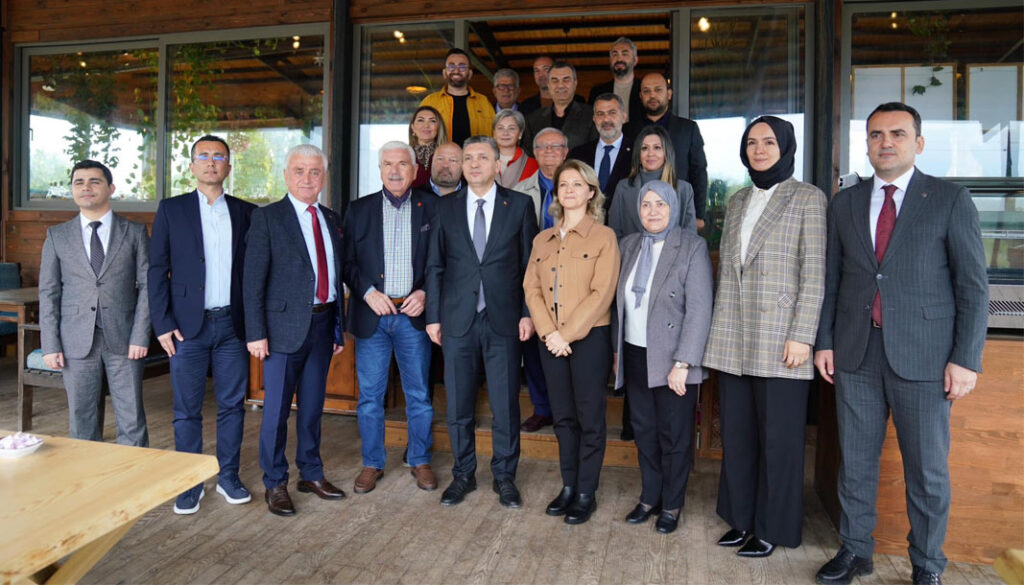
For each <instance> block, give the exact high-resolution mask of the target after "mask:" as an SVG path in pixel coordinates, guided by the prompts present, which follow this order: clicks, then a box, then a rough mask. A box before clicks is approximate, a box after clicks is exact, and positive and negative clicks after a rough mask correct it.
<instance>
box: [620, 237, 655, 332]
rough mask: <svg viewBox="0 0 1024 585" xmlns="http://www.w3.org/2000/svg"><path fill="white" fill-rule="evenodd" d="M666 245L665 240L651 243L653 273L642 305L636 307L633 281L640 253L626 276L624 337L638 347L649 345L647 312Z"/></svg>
mask: <svg viewBox="0 0 1024 585" xmlns="http://www.w3.org/2000/svg"><path fill="white" fill-rule="evenodd" d="M664 247H665V240H658V241H656V242H654V244H652V245H651V273H650V274H648V275H647V290H646V291H644V296H643V298H642V299H640V306H639V307H636V306H635V305H636V293H635V292H633V281H635V280H636V265H637V264H639V263H640V254H637V255H636V261H635V262H633V268H631V269H630V270H629V276H628V277H627V278H626V288H625V289H623V290H624V292H623V294H624V295H625V297H626V298H625V299H624V301H625V303H626V304H625V310H624V311H623V312H622V320H623V321H625V322H626V324H625V328H624V329H623V330H622V337H623V339H624V340H625V342H626V343H628V344H630V345H635V346H637V347H647V312H648V310H649V307H650V303H649V301H650V300H651V285H652V284H653V283H654V273H655V272H657V270H658V259H659V258H661V250H662V249H663V248H664Z"/></svg>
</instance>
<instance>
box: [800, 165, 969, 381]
mask: <svg viewBox="0 0 1024 585" xmlns="http://www.w3.org/2000/svg"><path fill="white" fill-rule="evenodd" d="M872 188H873V181H872V180H870V179H869V180H866V181H862V182H860V183H858V184H856V185H854V186H853V187H850V188H849V189H844V190H842V191H840V192H839V193H838V194H837V195H836V196H835V197H834V198H833V199H832V203H831V204H830V205H829V209H828V232H829V233H828V260H827V275H828V276H827V278H826V287H825V300H824V303H823V305H822V308H821V323H820V324H819V326H818V340H817V347H816V349H818V350H826V349H832V350H834V351H835V365H836V367H837V368H839V369H840V370H844V371H854V370H856V369H857V368H858V367H860V364H861V361H863V359H864V352H865V351H866V349H867V343H868V333H869V332H870V330H871V304H872V300H873V299H874V296H875V291H880V292H881V295H882V311H883V314H882V337H883V339H884V340H885V342H884V344H885V354H886V356H887V357H888V359H889V364H890V365H891V366H892V369H893V370H894V371H895V372H896V373H897V374H898V375H899V376H900V377H902V378H906V379H908V380H942V378H943V372H944V370H945V367H946V363H947V362H953V363H955V364H957V365H960V366H963V367H965V368H970V369H971V370H974V371H976V372H980V371H981V351H982V347H983V346H984V345H985V334H986V331H987V323H988V276H987V274H986V272H985V248H984V246H983V245H982V242H981V228H980V226H979V224H978V210H977V208H976V207H975V206H974V202H973V201H971V194H970V192H969V191H968V190H967V189H966V188H964V187H961V186H959V185H956V184H954V183H950V182H948V181H943V180H940V179H936V178H935V177H931V176H929V175H926V174H924V173H922V172H921V171H919V170H915V171H914V175H913V176H912V177H911V179H910V184H909V185H907V193H906V195H905V197H904V199H903V204H902V206H901V207H900V210H899V215H898V216H897V218H896V227H895V228H894V229H893V233H892V238H891V239H890V240H889V247H888V248H887V249H886V252H885V257H884V258H883V259H882V264H881V266H879V264H878V261H877V260H876V258H875V251H874V245H873V244H872V241H871V228H870V225H869V222H870V218H869V213H870V205H871V190H872Z"/></svg>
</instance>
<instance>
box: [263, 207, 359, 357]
mask: <svg viewBox="0 0 1024 585" xmlns="http://www.w3.org/2000/svg"><path fill="white" fill-rule="evenodd" d="M319 207H320V211H321V212H322V213H323V214H324V219H325V222H326V224H327V225H326V228H327V233H329V234H330V236H331V244H332V245H333V246H334V269H335V274H336V275H337V289H336V290H335V293H336V294H337V301H336V303H337V313H336V315H337V322H336V323H335V330H334V343H337V344H338V345H342V344H344V342H345V337H344V336H343V335H342V327H341V324H342V322H343V315H344V312H343V311H344V306H345V293H344V287H342V279H343V278H344V272H342V261H341V258H342V255H343V254H344V248H343V247H342V238H341V229H340V227H341V220H340V219H339V218H338V215H337V214H336V213H334V212H333V211H331V210H330V209H328V208H327V207H324V206H323V205H320V206H319ZM243 282H244V283H245V294H246V299H245V300H246V303H245V337H246V341H258V340H260V339H264V338H266V339H267V340H268V341H269V343H270V351H272V352H275V353H293V352H295V351H297V350H298V349H299V347H300V346H301V345H302V342H303V341H305V339H306V335H307V334H308V333H309V325H310V322H311V321H312V317H313V313H312V309H313V295H315V294H316V273H315V272H313V263H312V261H310V258H309V252H307V251H306V241H305V239H303V237H302V228H300V227H299V218H298V217H296V215H295V208H294V207H293V206H292V204H291V202H290V201H289V200H288V197H287V196H285V197H284V198H283V199H281V200H280V201H277V202H275V203H271V204H269V205H267V206H265V207H260V208H258V209H256V210H254V211H253V212H252V222H251V226H250V227H249V235H248V236H246V250H245V272H244V274H243Z"/></svg>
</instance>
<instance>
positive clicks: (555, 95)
mask: <svg viewBox="0 0 1024 585" xmlns="http://www.w3.org/2000/svg"><path fill="white" fill-rule="evenodd" d="M576 81H577V79H576V68H575V67H573V66H572V65H571V64H570V63H568V62H567V61H557V62H555V64H554V65H553V66H552V67H551V71H549V72H548V90H549V91H550V92H551V99H552V103H551V105H550V106H545V107H543V108H541V109H539V110H537V111H536V112H533V113H532V114H530V115H529V117H527V119H526V132H524V133H523V139H522V144H523V145H524V147H526V148H529V147H530V146H531V145H533V138H534V137H535V136H536V135H537V134H538V133H540V131H541V130H542V129H544V128H548V127H551V128H554V129H556V130H561V131H562V133H563V134H565V136H566V138H567V139H568V141H569V149H570V150H571V149H573V148H575V147H577V146H579V145H581V144H584V143H586V142H590V141H591V140H594V139H595V138H597V130H595V129H594V124H593V121H592V118H593V114H594V110H593V108H591V107H590V106H589V105H587V104H583V103H578V102H576V101H575V100H574V97H575V95H576Z"/></svg>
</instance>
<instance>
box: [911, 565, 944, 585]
mask: <svg viewBox="0 0 1024 585" xmlns="http://www.w3.org/2000/svg"><path fill="white" fill-rule="evenodd" d="M910 578H911V580H913V581H914V585H942V573H933V572H931V571H926V570H924V568H923V567H918V566H916V565H915V566H914V570H913V572H911V573H910Z"/></svg>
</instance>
